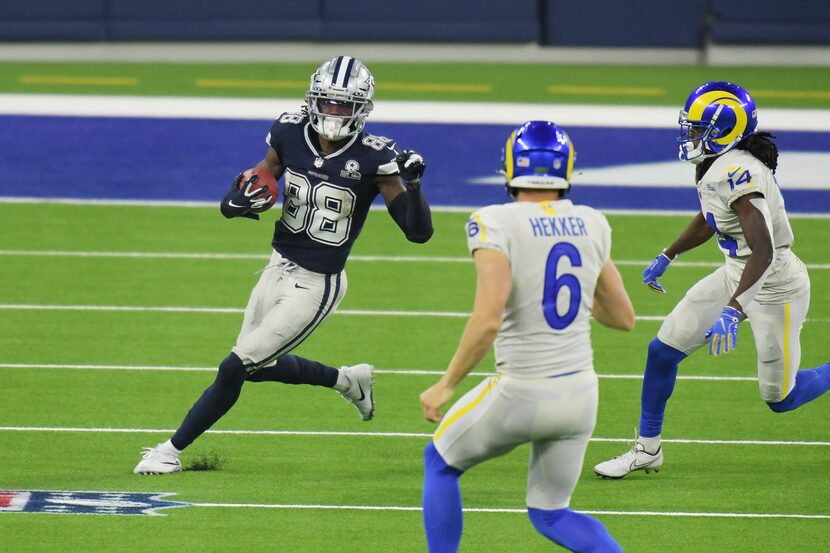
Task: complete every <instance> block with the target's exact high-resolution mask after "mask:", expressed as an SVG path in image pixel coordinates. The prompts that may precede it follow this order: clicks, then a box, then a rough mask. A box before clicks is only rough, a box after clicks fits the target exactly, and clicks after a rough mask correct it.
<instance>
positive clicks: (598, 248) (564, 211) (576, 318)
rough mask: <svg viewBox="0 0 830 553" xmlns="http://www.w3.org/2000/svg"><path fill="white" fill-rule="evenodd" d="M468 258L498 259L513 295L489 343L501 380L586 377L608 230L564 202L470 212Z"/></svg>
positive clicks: (594, 215)
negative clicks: (488, 255) (493, 255)
mask: <svg viewBox="0 0 830 553" xmlns="http://www.w3.org/2000/svg"><path fill="white" fill-rule="evenodd" d="M467 243H468V247H469V249H470V251H471V252H474V251H475V250H477V249H479V248H485V249H494V250H498V251H500V252H502V253H503V254H504V255H505V256H507V258H508V259H509V260H510V268H511V272H512V281H513V289H512V291H511V293H510V297H509V298H508V300H507V305H506V306H505V308H504V313H503V323H502V328H501V330H500V331H499V333H498V336H497V337H496V342H495V351H496V367H497V368H498V370H499V372H501V373H503V374H506V375H508V376H519V377H526V378H536V377H547V376H556V375H558V374H565V373H568V372H574V371H582V370H593V350H592V348H591V339H590V332H591V326H590V314H591V307H592V306H593V300H594V290H595V289H596V283H597V278H598V277H599V274H600V272H601V271H602V268H603V266H604V265H605V263H606V262H607V261H608V259H609V257H610V253H611V227H610V226H609V225H608V221H607V220H606V219H605V217H604V216H603V215H602V214H601V213H600V212H599V211H597V210H595V209H593V208H590V207H587V206H583V205H574V204H573V203H571V202H570V200H558V201H551V202H514V203H510V204H504V205H492V206H488V207H485V208H483V209H480V210H479V211H477V212H475V213H473V214H472V215H471V216H470V219H469V221H468V222H467Z"/></svg>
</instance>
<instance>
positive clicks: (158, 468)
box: [133, 444, 182, 474]
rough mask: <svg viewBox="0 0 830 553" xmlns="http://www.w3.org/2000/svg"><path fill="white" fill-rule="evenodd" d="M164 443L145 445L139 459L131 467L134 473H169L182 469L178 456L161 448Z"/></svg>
mask: <svg viewBox="0 0 830 553" xmlns="http://www.w3.org/2000/svg"><path fill="white" fill-rule="evenodd" d="M163 445H164V444H159V445H157V446H156V447H145V448H144V453H143V454H142V459H141V461H140V462H139V463H138V464H137V465H136V466H135V469H133V473H134V474H169V473H171V472H179V471H180V470H182V463H181V461H179V456H178V455H177V454H175V453H171V452H168V451H166V450H165V448H163V447H162V446H163Z"/></svg>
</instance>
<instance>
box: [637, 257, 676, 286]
mask: <svg viewBox="0 0 830 553" xmlns="http://www.w3.org/2000/svg"><path fill="white" fill-rule="evenodd" d="M664 251H665V250H664ZM671 261H672V260H671V259H669V257H668V256H667V255H666V254H665V253H662V252H661V253H660V255H658V256H657V257H655V258H654V261H652V262H651V264H649V266H648V267H646V268H645V269H644V270H643V284H645V285H646V286H648V287H649V288H651V289H652V290H654V291H655V292H658V293H660V294H664V293H665V292H666V290H665V289H664V288H663V285H662V284H660V283H659V282H657V278H658V277H661V276H663V273H665V272H666V269H667V268H668V266H669V263H671Z"/></svg>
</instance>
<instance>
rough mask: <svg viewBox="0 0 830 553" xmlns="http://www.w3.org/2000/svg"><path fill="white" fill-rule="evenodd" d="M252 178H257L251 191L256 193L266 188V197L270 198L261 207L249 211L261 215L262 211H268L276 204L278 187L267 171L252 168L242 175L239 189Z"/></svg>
mask: <svg viewBox="0 0 830 553" xmlns="http://www.w3.org/2000/svg"><path fill="white" fill-rule="evenodd" d="M253 176H256V177H257V181H256V182H255V183H254V184H253V186H252V187H251V190H252V191H256V190H259V189H260V188H262V187H263V186H267V187H268V195H270V196H271V198H270V199H269V200H268V201H267V202H266V203H265V204H263V205H262V206H261V207H257V208H255V209H252V210H251V213H262V212H264V211H268V210H269V209H271V208H272V207H274V204H275V203H277V198H279V195H280V186H279V184H278V183H277V179H275V178H274V175H272V174H271V173H270V172H269V171H268V170H267V169H263V168H261V167H254V168H253V169H248V170H247V171H245V172H244V173H242V179H241V180H240V181H239V186H240V188H241V187H243V186H245V184H246V183H247V182H248V180H249V179H250V178H251V177H253Z"/></svg>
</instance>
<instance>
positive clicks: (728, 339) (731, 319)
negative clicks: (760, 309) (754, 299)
mask: <svg viewBox="0 0 830 553" xmlns="http://www.w3.org/2000/svg"><path fill="white" fill-rule="evenodd" d="M744 319H746V315H744V314H743V313H741V312H740V311H738V310H737V309H735V308H734V307H729V306H728V305H727V306H726V307H724V308H723V312H722V313H721V314H720V317H718V320H717V321H715V324H713V325H712V328H710V329H709V332H707V333H706V335H705V336H704V338H706V339H708V340H709V355H721V354H723V353H729V352H730V351H732V350H733V349H736V348H737V347H738V325H739V324H740V323H741V321H743V320H744Z"/></svg>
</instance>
